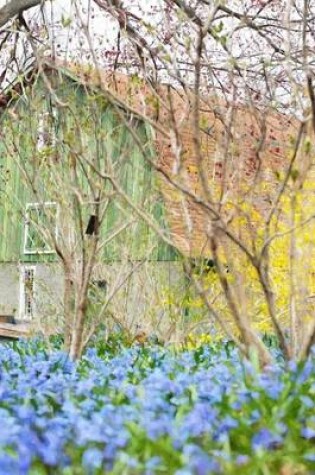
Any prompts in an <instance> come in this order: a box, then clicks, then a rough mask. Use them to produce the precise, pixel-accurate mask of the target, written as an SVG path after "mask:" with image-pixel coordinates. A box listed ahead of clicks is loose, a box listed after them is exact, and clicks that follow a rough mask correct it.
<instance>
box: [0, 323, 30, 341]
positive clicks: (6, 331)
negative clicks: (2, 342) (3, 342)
mask: <svg viewBox="0 0 315 475" xmlns="http://www.w3.org/2000/svg"><path fill="white" fill-rule="evenodd" d="M28 336H30V325H28V324H26V323H18V324H12V323H0V337H5V338H14V339H18V338H27V337H28Z"/></svg>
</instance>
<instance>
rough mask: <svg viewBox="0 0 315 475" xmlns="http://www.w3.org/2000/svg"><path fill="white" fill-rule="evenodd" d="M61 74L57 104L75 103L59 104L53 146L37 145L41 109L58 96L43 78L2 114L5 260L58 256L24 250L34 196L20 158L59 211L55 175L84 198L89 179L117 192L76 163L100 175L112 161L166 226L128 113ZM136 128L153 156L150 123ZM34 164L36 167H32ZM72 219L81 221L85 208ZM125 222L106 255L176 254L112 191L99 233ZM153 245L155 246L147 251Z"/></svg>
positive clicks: (136, 197) (0, 254) (0, 202)
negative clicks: (87, 163)
mask: <svg viewBox="0 0 315 475" xmlns="http://www.w3.org/2000/svg"><path fill="white" fill-rule="evenodd" d="M59 78H60V83H59V84H57V86H56V85H54V87H56V95H57V96H58V97H59V99H60V101H65V102H68V103H69V101H70V107H69V108H68V107H64V108H59V109H58V116H57V118H56V120H53V121H52V126H53V127H54V129H55V131H56V144H55V145H54V147H51V149H49V147H48V148H47V147H46V149H45V150H44V151H43V152H42V153H39V152H38V150H37V135H38V123H39V114H40V112H41V111H43V109H45V110H48V111H49V110H50V108H51V103H52V101H53V98H51V97H50V96H49V94H48V92H47V89H46V88H45V87H44V86H43V84H42V82H41V80H40V79H38V80H37V81H36V82H35V83H34V84H33V85H32V86H31V87H29V88H28V89H27V90H25V94H24V95H23V96H21V97H20V98H19V99H18V100H17V101H15V102H14V103H13V104H12V105H11V107H10V109H9V110H8V111H7V112H6V113H4V114H2V116H1V118H0V126H1V131H2V133H1V136H0V262H10V261H12V262H14V261H19V260H20V261H24V262H47V261H52V260H54V259H56V256H55V255H54V254H45V255H38V254H27V255H26V254H24V253H23V245H24V225H25V223H24V210H25V205H26V203H27V202H35V201H36V196H37V195H36V194H34V193H33V192H31V191H30V189H29V187H28V186H26V185H25V176H24V175H23V173H22V172H21V169H20V167H19V160H20V161H23V164H24V165H25V164H26V169H28V168H29V171H30V174H33V175H34V176H31V177H30V179H31V180H32V182H33V183H36V187H37V190H38V194H40V196H41V197H42V199H43V200H44V201H49V202H51V201H57V202H60V207H61V208H63V207H64V203H63V201H62V196H61V195H62V193H61V191H62V190H60V188H59V189H58V186H56V182H57V179H59V178H58V177H62V178H63V180H62V181H63V186H64V190H63V191H65V190H67V187H68V188H71V186H73V185H75V186H77V188H78V189H79V190H81V191H80V192H81V193H82V194H83V195H84V194H85V191H86V193H87V194H88V193H90V192H91V189H90V188H91V187H90V186H89V178H92V179H93V183H95V184H96V186H97V187H100V188H101V189H102V191H106V192H108V193H110V192H113V187H112V185H111V184H110V182H109V181H104V180H103V179H102V178H100V177H99V176H98V175H97V174H96V173H95V171H93V169H92V168H91V167H89V169H88V173H86V176H85V173H84V165H82V163H79V161H78V160H79V159H78V157H79V156H82V155H84V157H86V158H88V160H89V161H90V162H92V163H94V165H95V166H96V167H97V168H99V169H100V170H101V171H102V172H103V173H108V171H109V170H110V168H111V166H112V167H113V169H114V170H115V174H116V176H117V177H118V181H119V184H120V186H121V187H122V188H123V190H124V192H125V193H126V194H127V195H128V197H129V198H130V199H131V200H132V201H133V203H135V204H136V205H137V206H139V207H141V209H142V210H144V211H145V212H146V213H148V214H149V215H151V216H152V217H153V218H154V219H155V221H156V222H157V223H159V226H160V227H161V228H163V229H165V230H166V228H167V226H166V222H165V217H164V204H163V202H162V200H161V195H160V194H159V191H158V189H157V183H156V178H155V174H154V172H153V171H152V169H151V167H150V165H149V163H148V162H147V160H146V159H145V157H144V156H143V153H142V151H141V149H140V148H139V147H138V145H137V144H136V143H135V141H134V139H133V137H132V134H131V133H130V132H129V131H128V129H127V128H126V126H125V125H124V124H123V123H122V122H121V117H120V114H122V113H123V112H122V111H119V113H118V112H117V110H114V108H113V107H112V106H109V105H108V104H106V101H105V100H104V97H103V96H102V95H101V94H99V93H98V92H97V91H96V92H92V91H90V90H89V91H88V90H86V89H85V88H84V87H83V86H82V85H80V84H79V83H78V82H75V81H74V80H70V79H69V78H67V77H65V76H59ZM50 117H51V114H50ZM125 120H127V121H128V120H130V117H127V116H125ZM133 127H134V128H135V130H136V131H137V134H138V136H139V137H140V140H141V143H142V144H143V147H144V148H145V150H146V153H149V154H150V156H151V158H154V148H153V141H152V138H151V135H150V129H149V127H148V126H145V125H144V124H143V123H141V122H140V121H136V120H134V123H133ZM54 149H56V151H57V152H56V153H57V154H58V157H59V158H58V159H56V162H55V163H53V166H52V165H51V162H49V161H48V159H47V156H48V155H49V154H50V155H49V156H50V157H52V155H51V154H52V153H54ZM31 162H32V163H35V165H36V166H35V167H34V166H33V167H27V164H28V163H31ZM20 163H22V162H20ZM48 163H50V165H49V166H48ZM79 168H80V172H79V173H77V176H76V178H72V175H73V174H74V170H76V171H77V170H78V169H79ZM34 169H35V174H34ZM84 190H85V191H84ZM82 199H84V196H83V198H82ZM92 209H93V207H92V206H88V205H87V206H85V207H84V206H83V208H82V220H83V223H84V226H86V225H87V222H88V219H89V216H90V215H91V214H92ZM72 219H73V220H74V221H75V222H76V225H78V222H79V219H80V213H79V215H76V216H73V217H72ZM74 221H73V222H74ZM128 221H133V222H132V223H131V224H130V225H129V226H128V227H127V228H126V229H125V230H124V231H123V232H121V233H120V234H119V235H118V236H117V237H116V238H115V239H113V240H112V241H111V242H110V243H108V244H107V245H106V246H105V247H104V250H103V259H104V260H106V261H114V260H119V259H121V258H122V257H123V256H124V257H125V258H126V256H127V257H128V258H129V259H132V260H138V259H143V258H148V259H151V260H152V259H153V260H174V259H176V257H177V253H176V251H175V250H174V249H173V248H171V247H170V246H168V245H166V244H165V243H164V242H162V240H161V239H160V238H158V237H157V236H156V233H155V232H154V231H153V230H152V229H150V227H149V226H148V225H147V224H146V223H145V222H144V221H142V220H139V218H138V216H137V215H136V213H134V212H133V211H132V210H131V209H130V207H129V206H127V204H126V202H125V201H124V200H123V199H122V198H121V197H118V198H117V196H115V197H114V198H113V199H112V200H110V201H109V203H108V205H107V208H106V213H105V219H104V222H103V225H102V229H101V233H102V238H103V239H106V238H108V237H109V236H110V235H111V233H112V232H113V230H115V229H118V228H120V227H121V226H122V225H124V224H125V223H127V222H128ZM149 249H152V252H151V253H150V255H148V250H149Z"/></svg>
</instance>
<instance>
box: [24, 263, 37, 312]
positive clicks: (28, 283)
mask: <svg viewBox="0 0 315 475" xmlns="http://www.w3.org/2000/svg"><path fill="white" fill-rule="evenodd" d="M34 314H35V267H34V266H24V267H22V268H21V273H20V318H22V319H27V320H30V319H32V318H33V317H34Z"/></svg>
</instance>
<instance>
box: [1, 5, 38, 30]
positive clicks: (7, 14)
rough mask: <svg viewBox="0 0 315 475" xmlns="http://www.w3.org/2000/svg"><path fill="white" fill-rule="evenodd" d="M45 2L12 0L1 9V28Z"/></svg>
mask: <svg viewBox="0 0 315 475" xmlns="http://www.w3.org/2000/svg"><path fill="white" fill-rule="evenodd" d="M42 2H43V0H11V1H10V2H9V3H7V4H6V5H4V6H3V7H2V8H0V28H1V27H2V26H4V25H5V24H6V23H7V22H8V21H9V20H11V19H12V18H13V17H15V16H16V15H20V14H21V13H23V12H24V11H25V10H28V9H29V8H32V7H36V5H40V4H41V3H42Z"/></svg>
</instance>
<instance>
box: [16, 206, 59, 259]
mask: <svg viewBox="0 0 315 475" xmlns="http://www.w3.org/2000/svg"><path fill="white" fill-rule="evenodd" d="M53 238H57V204H56V203H52V202H46V203H29V204H27V205H26V222H25V236H24V254H49V253H53V252H54V248H53V242H52V240H53Z"/></svg>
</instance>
